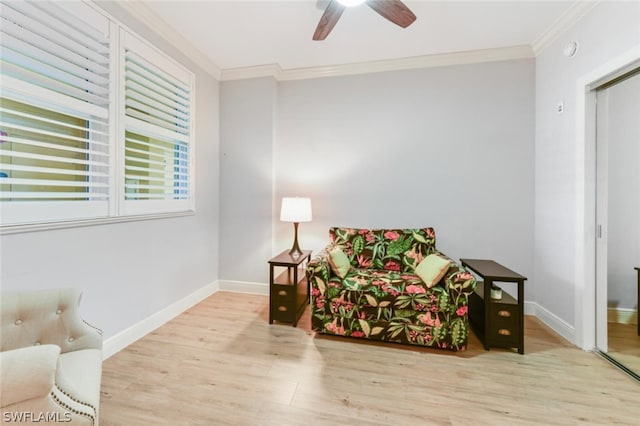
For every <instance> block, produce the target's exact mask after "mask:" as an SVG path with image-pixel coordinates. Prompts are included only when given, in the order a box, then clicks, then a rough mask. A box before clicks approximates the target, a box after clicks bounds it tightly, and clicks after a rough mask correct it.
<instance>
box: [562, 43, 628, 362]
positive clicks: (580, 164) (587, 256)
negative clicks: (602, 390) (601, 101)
mask: <svg viewBox="0 0 640 426" xmlns="http://www.w3.org/2000/svg"><path fill="white" fill-rule="evenodd" d="M638 60H640V45H637V46H635V47H633V48H632V49H630V50H628V51H627V52H625V53H624V54H622V55H620V56H618V57H616V58H614V59H612V60H610V61H608V62H607V63H605V64H603V65H602V66H600V67H598V68H596V69H594V70H592V71H591V72H589V73H587V74H585V75H584V76H582V77H580V78H579V79H578V80H577V81H576V217H575V219H576V220H575V232H576V233H575V235H576V241H575V253H576V257H575V265H574V270H575V285H576V289H575V344H576V345H577V346H578V347H580V348H582V349H584V350H592V349H594V348H595V346H596V309H595V307H596V274H595V271H596V256H595V254H596V200H595V198H596V197H595V195H596V185H595V183H596V181H595V176H596V169H595V146H596V131H595V127H596V105H595V104H596V103H595V99H596V92H595V90H592V87H591V85H592V84H594V83H596V82H597V81H600V80H602V79H603V78H605V77H607V76H608V75H611V74H614V73H616V72H617V71H619V70H621V69H622V68H624V67H626V66H629V65H630V64H632V63H633V62H635V61H638ZM604 321H606V316H605V318H604Z"/></svg>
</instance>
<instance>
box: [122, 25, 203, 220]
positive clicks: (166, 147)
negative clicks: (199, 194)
mask: <svg viewBox="0 0 640 426" xmlns="http://www.w3.org/2000/svg"><path fill="white" fill-rule="evenodd" d="M121 41H122V44H123V46H122V48H123V50H124V80H125V82H124V87H125V98H124V127H125V136H124V153H125V155H124V188H125V191H124V192H125V197H124V204H123V209H124V210H125V211H126V212H129V213H142V212H149V211H153V210H156V209H158V208H160V209H162V210H185V209H186V208H187V207H188V203H189V185H188V182H189V169H190V167H189V135H190V133H191V131H190V113H189V109H190V104H191V100H190V83H189V81H190V80H189V79H190V76H189V74H188V73H185V72H184V71H183V70H181V69H179V68H177V67H176V66H175V65H174V64H172V63H170V62H167V61H166V59H165V58H163V57H162V56H161V55H159V54H158V53H157V52H155V51H154V50H153V49H149V48H148V47H147V46H146V45H145V44H144V42H142V41H141V40H139V39H137V38H135V37H134V36H132V35H131V34H129V33H126V32H123V33H122V36H121ZM141 200H146V201H147V202H145V203H141V202H140V201H141Z"/></svg>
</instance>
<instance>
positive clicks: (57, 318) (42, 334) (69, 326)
mask: <svg viewBox="0 0 640 426" xmlns="http://www.w3.org/2000/svg"><path fill="white" fill-rule="evenodd" d="M81 295H82V293H81V291H80V290H79V289H75V288H64V289H51V290H39V291H32V292H25V293H9V294H3V295H2V301H1V303H0V351H8V350H12V349H18V348H23V347H26V346H33V345H41V344H42V345H45V344H53V345H57V346H59V347H60V349H61V352H62V353H65V352H71V351H76V350H81V349H102V335H101V332H100V330H98V329H95V328H93V327H92V326H90V325H88V324H87V323H85V322H84V321H82V319H81V318H80V314H79V312H78V304H79V303H80V297H81Z"/></svg>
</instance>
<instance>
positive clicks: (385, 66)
mask: <svg viewBox="0 0 640 426" xmlns="http://www.w3.org/2000/svg"><path fill="white" fill-rule="evenodd" d="M533 57H534V54H533V50H532V49H531V47H530V46H512V47H501V48H495V49H483V50H470V51H466V52H454V53H442V54H436V55H424V56H414V57H410V58H401V59H391V60H382V61H372V62H359V63H353V64H343V65H333V66H326V67H310V68H290V69H282V68H281V67H280V65H279V64H270V65H259V66H255V67H243V68H231V69H225V70H222V74H221V81H230V80H241V79H248V78H260V77H273V78H275V79H276V80H277V81H288V80H304V79H311V78H322V77H337V76H344V75H355V74H369V73H376V72H386V71H398V70H408V69H416V68H432V67H442V66H448V65H461V64H476V63H482V62H496V61H508V60H513V59H527V58H533Z"/></svg>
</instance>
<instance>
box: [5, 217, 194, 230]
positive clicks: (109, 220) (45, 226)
mask: <svg viewBox="0 0 640 426" xmlns="http://www.w3.org/2000/svg"><path fill="white" fill-rule="evenodd" d="M193 215H195V212H194V211H180V212H172V213H159V214H146V215H136V216H134V215H132V216H114V217H105V218H100V219H86V220H68V221H63V222H50V223H48V222H42V223H29V224H26V225H6V226H0V235H10V234H22V233H26V232H36V231H52V230H55V229H67V228H79V227H82V226H96V225H109V224H114V223H121V222H137V221H140V220H154V219H168V218H172V217H183V216H193Z"/></svg>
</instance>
